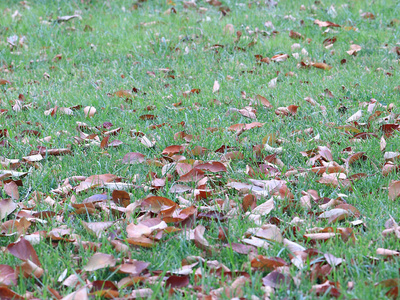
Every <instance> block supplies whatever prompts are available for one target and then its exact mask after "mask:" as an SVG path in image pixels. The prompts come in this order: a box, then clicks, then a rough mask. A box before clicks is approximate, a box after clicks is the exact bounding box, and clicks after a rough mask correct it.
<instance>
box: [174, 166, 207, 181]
mask: <svg viewBox="0 0 400 300" xmlns="http://www.w3.org/2000/svg"><path fill="white" fill-rule="evenodd" d="M204 177H205V173H204V172H203V171H202V170H198V169H192V170H190V171H189V172H188V173H186V174H184V175H182V176H181V177H180V178H179V180H178V181H180V182H197V181H199V180H201V179H203V178H204Z"/></svg>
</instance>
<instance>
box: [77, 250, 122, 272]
mask: <svg viewBox="0 0 400 300" xmlns="http://www.w3.org/2000/svg"><path fill="white" fill-rule="evenodd" d="M116 262H117V260H116V259H115V257H114V256H113V255H111V254H105V253H100V252H97V253H95V254H94V255H93V256H92V257H91V258H90V259H89V261H88V262H87V264H86V265H85V266H84V267H83V268H82V270H84V271H88V272H92V271H95V270H99V269H103V268H107V267H114V266H115V263H116Z"/></svg>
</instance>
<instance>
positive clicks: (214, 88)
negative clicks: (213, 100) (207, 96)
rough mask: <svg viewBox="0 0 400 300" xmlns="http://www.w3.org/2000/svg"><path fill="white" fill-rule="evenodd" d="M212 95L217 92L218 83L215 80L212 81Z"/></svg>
mask: <svg viewBox="0 0 400 300" xmlns="http://www.w3.org/2000/svg"><path fill="white" fill-rule="evenodd" d="M212 92H213V93H217V92H219V83H218V81H217V80H215V81H214V86H213V91H212Z"/></svg>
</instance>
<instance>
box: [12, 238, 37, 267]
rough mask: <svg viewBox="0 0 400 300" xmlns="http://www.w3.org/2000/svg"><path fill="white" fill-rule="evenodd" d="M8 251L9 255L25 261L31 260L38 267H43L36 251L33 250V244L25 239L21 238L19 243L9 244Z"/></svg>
mask: <svg viewBox="0 0 400 300" xmlns="http://www.w3.org/2000/svg"><path fill="white" fill-rule="evenodd" d="M6 249H7V251H8V252H9V253H11V254H12V255H14V256H15V257H17V258H19V259H21V260H23V261H26V260H28V259H29V260H31V261H32V262H33V263H35V264H36V265H37V266H41V264H40V261H39V258H38V256H37V254H36V251H35V249H33V247H32V245H31V243H29V242H28V241H27V240H26V239H24V238H23V237H21V238H20V240H19V241H17V242H15V243H11V244H9V245H8V246H7V248H6Z"/></svg>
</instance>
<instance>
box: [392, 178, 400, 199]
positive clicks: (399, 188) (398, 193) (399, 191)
mask: <svg viewBox="0 0 400 300" xmlns="http://www.w3.org/2000/svg"><path fill="white" fill-rule="evenodd" d="M398 197H400V180H398V181H392V182H391V183H390V184H389V199H390V200H396V199H397V198H398Z"/></svg>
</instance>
